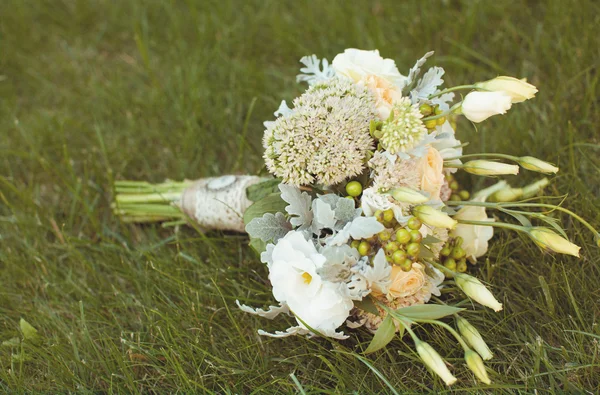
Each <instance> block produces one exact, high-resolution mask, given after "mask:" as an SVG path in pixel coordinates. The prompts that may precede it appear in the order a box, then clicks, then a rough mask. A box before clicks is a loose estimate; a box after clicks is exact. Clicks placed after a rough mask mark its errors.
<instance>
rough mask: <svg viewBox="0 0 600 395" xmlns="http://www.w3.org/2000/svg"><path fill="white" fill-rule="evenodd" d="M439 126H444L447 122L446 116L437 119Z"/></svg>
mask: <svg viewBox="0 0 600 395" xmlns="http://www.w3.org/2000/svg"><path fill="white" fill-rule="evenodd" d="M436 121H437V124H438V126H442V125H443V124H444V122H446V117H441V118H438V119H436Z"/></svg>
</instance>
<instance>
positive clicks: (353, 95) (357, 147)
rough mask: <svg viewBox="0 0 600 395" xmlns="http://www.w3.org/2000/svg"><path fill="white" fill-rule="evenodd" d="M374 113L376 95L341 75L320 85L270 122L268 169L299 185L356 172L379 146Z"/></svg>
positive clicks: (265, 143) (334, 181)
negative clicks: (373, 132) (373, 131)
mask: <svg viewBox="0 0 600 395" xmlns="http://www.w3.org/2000/svg"><path fill="white" fill-rule="evenodd" d="M375 118H376V109H375V99H374V97H373V96H372V94H371V93H370V92H369V91H368V90H367V89H366V88H363V87H360V86H356V85H355V84H353V83H352V82H351V81H347V80H343V79H338V78H333V79H331V80H328V81H325V82H322V83H318V84H315V85H313V86H311V87H310V88H309V89H308V90H307V91H306V92H305V93H304V94H302V95H301V96H300V97H298V98H297V99H296V100H294V109H293V111H292V113H291V114H289V115H284V116H282V117H280V118H278V119H277V120H276V121H275V122H273V123H270V124H269V125H268V126H267V130H266V131H265V134H264V137H263V146H264V148H265V153H264V159H265V163H266V165H267V168H268V169H269V171H270V172H271V173H273V174H274V175H276V176H277V177H281V178H282V179H283V182H285V183H288V184H292V185H296V186H300V185H307V184H311V183H314V182H316V183H318V184H322V185H325V186H328V185H333V184H337V183H339V182H341V181H343V180H345V179H347V178H349V177H353V176H356V175H358V174H360V173H361V172H362V170H363V168H364V164H365V158H366V155H367V152H368V151H369V150H372V149H373V148H374V142H373V139H372V137H371V136H370V134H369V124H370V122H371V120H373V119H375Z"/></svg>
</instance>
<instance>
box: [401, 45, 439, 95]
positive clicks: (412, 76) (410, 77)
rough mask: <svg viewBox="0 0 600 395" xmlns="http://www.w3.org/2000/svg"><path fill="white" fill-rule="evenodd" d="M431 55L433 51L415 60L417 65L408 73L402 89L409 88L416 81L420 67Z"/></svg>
mask: <svg viewBox="0 0 600 395" xmlns="http://www.w3.org/2000/svg"><path fill="white" fill-rule="evenodd" d="M431 55H433V51H430V52H427V53H426V54H425V55H423V57H422V58H421V59H419V60H417V63H415V65H414V66H413V67H412V68H411V69H410V71H409V72H408V77H407V78H406V82H405V83H404V88H405V89H406V88H410V86H411V85H412V84H413V83H414V82H415V81H416V80H417V77H418V76H419V73H420V72H421V66H423V65H424V64H425V62H426V61H427V58H429V57H430V56H431Z"/></svg>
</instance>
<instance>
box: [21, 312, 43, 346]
mask: <svg viewBox="0 0 600 395" xmlns="http://www.w3.org/2000/svg"><path fill="white" fill-rule="evenodd" d="M19 327H20V328H21V332H22V333H23V338H24V339H25V340H27V341H30V342H36V341H38V340H40V335H39V334H38V331H37V329H35V328H34V327H33V326H32V325H31V324H30V323H29V322H27V321H25V320H24V319H23V318H21V321H19Z"/></svg>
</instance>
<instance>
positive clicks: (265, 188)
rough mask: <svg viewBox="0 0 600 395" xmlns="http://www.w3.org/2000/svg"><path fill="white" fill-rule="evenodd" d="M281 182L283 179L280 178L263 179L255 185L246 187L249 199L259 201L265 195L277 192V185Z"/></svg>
mask: <svg viewBox="0 0 600 395" xmlns="http://www.w3.org/2000/svg"><path fill="white" fill-rule="evenodd" d="M280 183H281V180H280V179H279V178H274V179H267V180H265V181H261V182H259V183H257V184H254V185H250V186H249V187H248V189H246V196H247V197H248V200H251V201H253V202H258V201H259V200H260V199H262V198H264V197H265V196H267V195H269V194H271V193H274V192H277V191H278V190H279V189H278V188H277V186H278V185H279V184H280Z"/></svg>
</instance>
